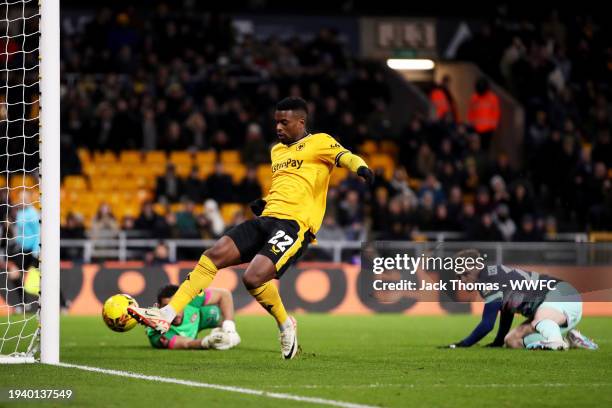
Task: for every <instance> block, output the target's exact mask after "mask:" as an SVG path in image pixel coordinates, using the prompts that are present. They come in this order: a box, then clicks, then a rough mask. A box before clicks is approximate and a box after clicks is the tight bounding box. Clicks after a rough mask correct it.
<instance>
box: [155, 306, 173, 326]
mask: <svg viewBox="0 0 612 408" xmlns="http://www.w3.org/2000/svg"><path fill="white" fill-rule="evenodd" d="M159 312H160V313H161V315H162V316H163V318H164V319H166V320H167V321H169V322H171V321H173V320H174V318H175V317H176V310H174V308H173V307H172V306H170V305H166V306H164V307H162V308H161V309H159Z"/></svg>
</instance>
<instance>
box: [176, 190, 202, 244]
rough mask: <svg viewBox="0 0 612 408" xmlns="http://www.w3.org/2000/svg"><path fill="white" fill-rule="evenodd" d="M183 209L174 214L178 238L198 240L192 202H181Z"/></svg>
mask: <svg viewBox="0 0 612 408" xmlns="http://www.w3.org/2000/svg"><path fill="white" fill-rule="evenodd" d="M182 207H183V208H182V209H181V210H180V211H178V212H177V213H176V228H177V230H178V234H179V238H185V239H189V238H199V237H200V233H199V230H198V222H197V219H196V215H195V204H194V203H193V201H191V200H188V199H185V200H183V206H182Z"/></svg>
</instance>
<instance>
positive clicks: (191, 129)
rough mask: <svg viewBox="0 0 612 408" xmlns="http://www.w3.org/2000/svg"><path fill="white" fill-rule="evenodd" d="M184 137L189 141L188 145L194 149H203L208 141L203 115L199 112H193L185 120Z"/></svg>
mask: <svg viewBox="0 0 612 408" xmlns="http://www.w3.org/2000/svg"><path fill="white" fill-rule="evenodd" d="M185 133H186V139H187V140H188V141H189V142H190V145H191V146H190V147H191V148H193V149H196V150H203V149H204V148H206V147H207V143H208V127H207V124H206V119H205V118H204V115H202V114H201V113H200V112H197V111H196V112H193V113H192V114H191V115H189V117H188V118H187V120H186V121H185Z"/></svg>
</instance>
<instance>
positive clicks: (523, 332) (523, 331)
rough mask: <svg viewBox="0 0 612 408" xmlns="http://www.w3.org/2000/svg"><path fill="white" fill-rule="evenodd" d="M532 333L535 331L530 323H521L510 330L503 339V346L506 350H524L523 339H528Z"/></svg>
mask: <svg viewBox="0 0 612 408" xmlns="http://www.w3.org/2000/svg"><path fill="white" fill-rule="evenodd" d="M533 333H535V329H534V328H533V326H531V323H530V322H525V323H522V324H520V325H519V326H517V327H515V328H514V329H512V330H510V332H509V333H508V334H507V335H506V337H504V344H505V345H506V347H508V348H524V347H525V346H526V343H525V342H524V339H527V338H529V337H530V336H531V335H532V334H533Z"/></svg>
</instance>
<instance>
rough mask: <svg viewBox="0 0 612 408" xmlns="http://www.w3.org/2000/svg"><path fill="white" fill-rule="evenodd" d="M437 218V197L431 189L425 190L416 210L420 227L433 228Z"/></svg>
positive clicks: (422, 228) (424, 228) (426, 229)
mask: <svg viewBox="0 0 612 408" xmlns="http://www.w3.org/2000/svg"><path fill="white" fill-rule="evenodd" d="M434 218H435V198H434V193H433V192H432V191H430V190H426V191H424V192H423V195H422V196H421V199H420V201H419V207H418V208H417V211H416V219H417V222H418V226H419V229H421V230H424V231H428V230H430V229H432V228H433V225H434Z"/></svg>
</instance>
